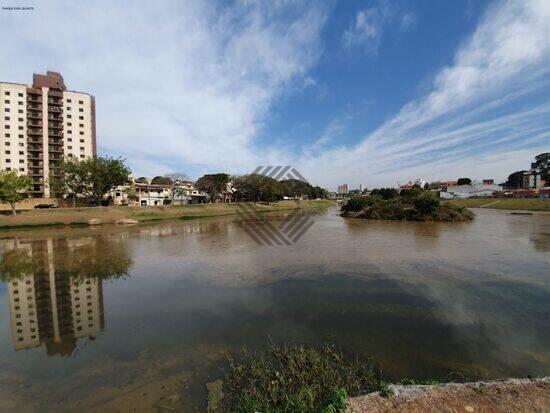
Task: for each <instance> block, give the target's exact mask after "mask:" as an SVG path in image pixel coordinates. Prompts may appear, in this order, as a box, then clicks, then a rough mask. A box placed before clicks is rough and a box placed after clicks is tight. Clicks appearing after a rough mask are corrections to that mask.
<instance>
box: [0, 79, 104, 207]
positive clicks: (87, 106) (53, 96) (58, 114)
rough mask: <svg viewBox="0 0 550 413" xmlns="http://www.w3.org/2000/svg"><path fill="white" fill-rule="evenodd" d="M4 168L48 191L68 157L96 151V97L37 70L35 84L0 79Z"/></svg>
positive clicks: (0, 160) (40, 192) (35, 189)
mask: <svg viewBox="0 0 550 413" xmlns="http://www.w3.org/2000/svg"><path fill="white" fill-rule="evenodd" d="M0 114H1V115H0V116H1V118H0V170H14V171H17V172H19V173H20V174H28V175H29V176H31V178H32V187H31V191H30V194H31V195H32V196H33V197H35V198H40V197H45V198H48V197H49V196H50V187H49V180H50V176H53V175H56V174H59V173H60V168H59V163H60V161H61V160H62V159H63V158H64V157H68V156H74V157H76V158H77V159H79V160H81V159H86V158H88V157H92V156H95V155H96V128H95V98H94V97H93V96H91V95H90V94H88V93H83V92H74V91H70V90H67V88H66V87H65V83H64V81H63V77H62V76H61V75H60V74H59V73H56V72H50V71H48V72H47V73H46V74H45V75H40V74H34V76H33V83H32V85H26V84H19V83H9V82H0Z"/></svg>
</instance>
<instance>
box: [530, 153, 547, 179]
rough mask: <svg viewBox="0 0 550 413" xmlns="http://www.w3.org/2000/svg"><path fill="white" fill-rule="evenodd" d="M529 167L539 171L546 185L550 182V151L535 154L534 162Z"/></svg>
mask: <svg viewBox="0 0 550 413" xmlns="http://www.w3.org/2000/svg"><path fill="white" fill-rule="evenodd" d="M531 169H532V170H533V171H534V172H536V173H539V174H540V175H541V178H542V179H544V180H545V181H546V185H547V186H548V185H549V184H550V152H545V153H541V154H540V155H537V156H535V162H533V163H532V164H531Z"/></svg>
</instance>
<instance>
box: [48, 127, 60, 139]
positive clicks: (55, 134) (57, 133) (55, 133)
mask: <svg viewBox="0 0 550 413" xmlns="http://www.w3.org/2000/svg"><path fill="white" fill-rule="evenodd" d="M48 136H50V137H54V138H62V137H63V132H62V131H58V130H54V129H49V130H48Z"/></svg>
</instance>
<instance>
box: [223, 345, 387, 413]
mask: <svg viewBox="0 0 550 413" xmlns="http://www.w3.org/2000/svg"><path fill="white" fill-rule="evenodd" d="M380 383H381V381H380V378H379V377H378V376H377V374H375V369H374V367H373V364H372V362H371V361H370V360H366V361H361V360H359V359H355V360H353V361H346V360H345V359H344V356H343V355H342V353H340V352H338V351H336V350H335V349H334V348H333V347H332V346H329V345H326V346H324V347H322V348H314V347H306V346H302V345H293V346H287V345H283V346H277V345H274V344H271V345H270V346H269V348H268V350H267V352H266V353H263V354H254V353H250V352H245V354H244V357H243V358H242V360H241V361H239V362H236V361H234V360H233V359H229V372H228V374H227V376H226V377H225V380H224V389H223V392H224V398H223V401H222V403H223V405H224V410H223V411H230V412H243V413H244V412H256V411H257V412H262V413H270V412H304V413H305V412H322V413H328V412H342V411H344V410H345V407H346V404H347V403H346V398H347V396H348V395H349V396H351V397H352V396H356V395H359V394H367V393H370V392H373V391H378V390H380V389H381V386H380Z"/></svg>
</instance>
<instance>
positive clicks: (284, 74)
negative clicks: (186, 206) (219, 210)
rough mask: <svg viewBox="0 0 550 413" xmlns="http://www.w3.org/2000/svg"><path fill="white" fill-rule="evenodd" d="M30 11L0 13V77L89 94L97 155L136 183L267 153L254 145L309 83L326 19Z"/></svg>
mask: <svg viewBox="0 0 550 413" xmlns="http://www.w3.org/2000/svg"><path fill="white" fill-rule="evenodd" d="M34 6H35V10H34V11H33V12H27V13H19V14H17V15H16V14H14V13H2V14H0V36H1V37H2V38H4V39H8V38H9V39H10V41H6V42H3V45H2V47H1V48H0V61H2V62H6V63H7V62H9V64H3V65H1V67H0V79H3V80H9V81H17V82H22V83H24V82H30V79H31V77H32V73H33V72H35V71H40V72H43V71H45V70H56V71H59V72H61V73H62V74H63V75H64V77H65V83H66V84H67V85H68V86H69V88H73V89H77V90H83V91H90V92H91V93H92V94H94V95H95V96H96V100H97V127H98V144H99V147H100V150H103V151H106V152H109V153H117V154H124V155H125V156H126V157H127V158H128V160H129V161H130V164H131V165H132V166H133V167H134V169H135V172H136V173H137V174H150V173H157V174H158V173H162V172H167V171H168V170H169V169H174V168H175V169H184V170H189V168H190V167H193V165H195V166H194V167H195V168H198V169H200V168H208V167H211V168H214V167H215V168H217V169H227V170H233V171H236V170H237V171H238V170H241V171H246V170H249V169H252V168H253V167H254V166H255V165H256V164H259V163H265V162H266V159H265V158H271V157H273V156H277V152H276V151H274V152H268V151H267V150H266V152H265V153H264V151H258V150H254V149H253V147H252V140H253V139H254V137H256V136H257V135H258V132H259V131H260V130H261V129H262V127H263V122H264V121H265V118H266V116H267V114H268V112H269V110H270V107H271V106H272V104H273V102H274V101H275V100H276V99H277V98H278V96H280V95H281V94H282V93H285V91H288V90H289V89H293V88H295V87H296V88H300V87H301V85H303V84H305V85H308V84H310V85H311V80H313V79H311V78H309V79H311V80H310V81H308V80H307V79H308V76H307V74H308V71H309V69H310V68H311V67H312V66H313V65H314V64H315V63H316V61H317V59H318V57H319V55H320V53H321V51H322V47H321V43H320V31H321V28H322V27H323V24H324V22H325V18H326V13H327V11H326V10H325V9H324V8H323V7H321V6H319V5H309V4H308V3H306V2H298V3H293V4H290V3H288V2H265V3H262V4H257V3H252V2H246V1H243V2H236V3H234V4H232V5H231V6H224V5H223V2H222V5H216V4H215V3H212V2H202V1H186V2H180V1H175V0H174V1H164V2H162V4H158V3H156V2H138V3H136V2H131V1H124V2H112V1H107V0H104V1H96V2H69V3H67V2H63V1H50V2H48V5H47V7H46V6H45V4H44V3H42V2H36V3H35V4H34ZM304 79H305V80H304ZM304 82H305V83H304ZM260 160H261V161H260ZM155 161H157V162H155ZM155 165H156V166H155ZM170 165H175V166H170ZM188 165H189V167H188ZM163 168H164V170H163Z"/></svg>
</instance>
